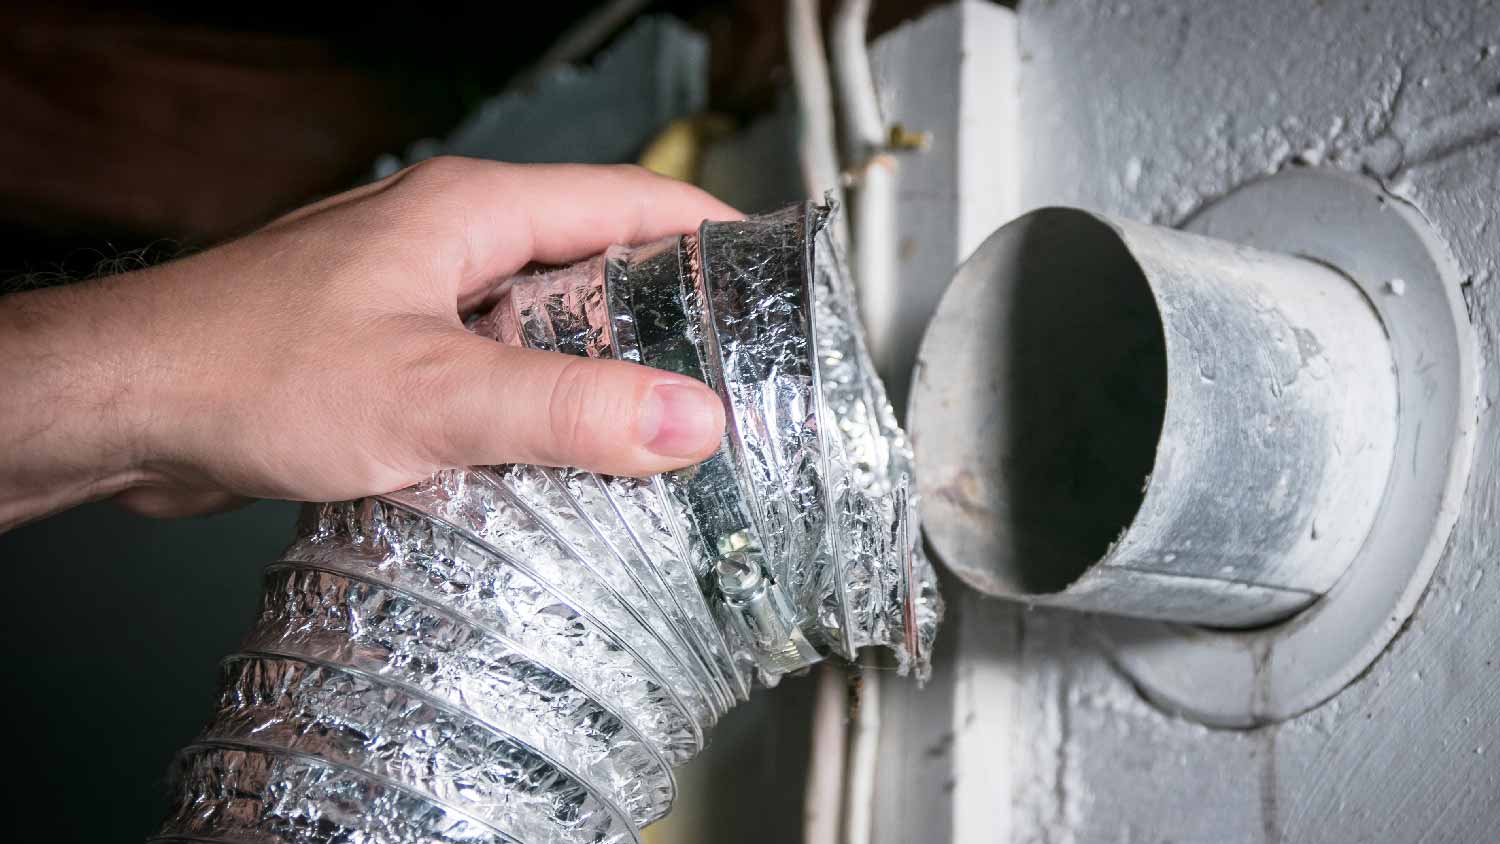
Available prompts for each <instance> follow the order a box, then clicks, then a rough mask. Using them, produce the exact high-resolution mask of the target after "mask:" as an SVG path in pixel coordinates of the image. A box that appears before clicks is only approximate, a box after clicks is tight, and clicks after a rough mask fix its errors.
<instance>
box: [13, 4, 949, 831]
mask: <svg viewBox="0 0 1500 844" xmlns="http://www.w3.org/2000/svg"><path fill="white" fill-rule="evenodd" d="M597 5H599V4H596V3H589V2H577V0H548V2H546V3H541V4H536V5H529V4H519V3H493V2H492V3H485V4H478V3H475V4H462V3H459V4H451V3H450V4H430V3H429V4H417V3H401V4H396V3H378V2H377V3H366V4H363V5H361V6H359V7H349V8H347V9H346V8H343V7H334V6H332V5H330V6H327V7H320V6H318V5H316V4H309V3H298V4H292V3H277V2H271V3H264V2H263V3H255V4H248V3H242V2H230V3H224V4H211V3H201V2H198V3H176V4H166V5H156V6H142V5H130V4H118V3H115V4H112V3H67V2H64V3H53V4H50V5H48V6H46V7H45V8H8V9H0V109H3V112H0V114H3V117H0V291H3V290H18V289H21V288H24V287H26V286H30V285H36V284H47V283H63V282H65V281H66V280H67V279H69V278H78V277H82V276H87V275H89V274H92V273H95V272H98V271H100V268H101V263H102V266H103V269H104V270H106V271H107V270H108V269H110V268H118V267H119V266H120V265H121V264H122V262H121V257H122V256H125V257H126V258H127V260H125V261H124V262H123V263H124V265H125V266H128V265H129V263H130V260H135V257H134V256H136V255H139V260H145V261H154V260H161V259H165V258H169V257H171V256H172V255H173V254H177V253H179V252H181V251H183V250H189V249H198V248H204V247H207V246H210V245H212V244H213V243H215V242H217V241H220V240H223V239H225V238H229V237H233V236H234V235H236V234H238V233H242V232H245V231H247V230H249V229H252V228H254V227H255V226H257V225H260V224H262V223H264V222H265V221H267V220H268V219H270V218H272V217H274V216H276V215H278V214H280V213H282V212H284V211H286V210H289V209H291V208H294V207H296V206H298V205H300V204H303V203H305V202H307V201H309V200H312V199H315V198H317V197H320V196H323V195H327V194H329V193H332V192H336V191H338V190H341V189H343V188H346V187H349V186H351V185H354V184H356V183H358V182H360V181H361V180H364V179H366V178H368V176H369V175H370V173H371V168H372V164H373V162H374V160H375V159H376V157H377V156H379V155H381V154H383V153H392V152H397V153H399V152H400V151H402V150H403V149H405V148H406V147H407V145H408V144H410V143H411V142H413V141H415V140H417V139H419V138H423V137H441V136H443V135H444V134H445V133H446V132H447V131H448V130H449V129H450V128H452V127H453V126H454V125H455V124H456V123H457V122H458V121H459V119H460V118H461V117H462V116H463V115H464V114H465V113H466V112H467V111H468V110H470V109H472V108H473V107H474V106H475V105H476V104H477V103H479V102H480V101H481V100H482V99H484V98H485V97H487V96H491V95H493V94H495V93H497V92H499V91H501V90H502V89H504V88H505V87H506V86H507V84H508V83H509V82H512V81H513V80H515V79H517V78H518V77H521V76H522V75H523V74H524V73H525V72H526V70H527V69H528V68H530V67H531V66H532V65H533V63H534V62H535V61H536V60H537V59H538V57H539V56H540V55H541V54H542V52H543V51H544V50H545V49H546V48H547V47H548V46H549V45H551V44H552V43H553V42H554V40H555V39H556V38H557V36H558V35H559V34H560V33H562V32H564V30H566V29H567V28H568V27H569V26H570V25H572V24H574V23H575V22H576V21H577V20H578V19H579V17H580V16H581V15H583V14H584V13H586V12H588V11H590V10H591V9H592V8H594V7H595V6H597ZM826 5H827V4H825V6H826ZM926 5H931V4H930V3H929V2H905V3H901V2H883V3H878V4H876V6H877V10H878V15H877V18H876V19H875V20H874V21H873V22H872V23H873V25H872V30H873V31H876V32H878V31H882V30H884V29H887V28H889V27H890V26H892V25H893V24H895V23H897V22H899V21H901V20H904V19H906V18H908V17H910V16H912V15H913V14H915V13H916V12H918V11H919V10H920V9H921V7H923V6H926ZM782 8H783V4H782V3H781V2H778V0H736V1H735V2H717V3H715V2H691V1H690V0H679V1H678V2H660V3H654V4H651V6H650V11H666V12H670V13H672V14H675V15H677V16H678V17H680V18H681V19H683V20H685V21H687V22H688V23H690V24H691V25H693V26H694V27H696V28H698V29H700V30H701V31H703V32H705V33H706V34H708V35H709V37H710V41H711V56H712V59H711V68H712V72H711V80H710V82H711V84H710V90H711V93H710V99H711V102H710V108H711V109H712V110H714V111H717V112H720V113H724V114H728V115H730V116H732V117H733V118H735V119H737V120H739V121H741V122H744V121H748V120H750V119H752V118H753V117H754V116H755V115H757V114H760V113H762V112H764V111H766V110H767V109H769V108H770V107H771V105H772V103H773V102H774V100H775V97H776V94H777V91H778V90H779V89H780V88H781V87H782V86H784V84H785V79H786V71H785V60H784V48H783V45H782V38H783V30H784V24H783V20H782V17H781V15H782ZM585 58H586V57H585ZM136 250H139V252H136ZM3 400H4V398H3V395H0V401H3ZM0 447H3V446H0ZM295 512H296V506H295V505H292V504H289V503H285V502H262V503H259V504H256V505H254V506H252V507H249V508H245V509H242V510H239V511H236V512H233V513H228V514H224V515H219V516H214V517H209V518H201V519H191V520H183V521H178V522H170V523H168V522H155V521H150V520H147V519H143V518H139V517H136V516H132V515H129V514H126V513H124V512H123V511H120V510H118V509H117V508H115V507H114V506H113V505H111V504H109V503H108V502H99V503H95V504H90V505H87V506H84V507H80V508H78V509H76V510H73V511H71V512H68V513H63V514H61V515H58V516H54V517H52V518H49V519H45V520H42V521H39V522H35V523H33V524H30V525H26V526H23V527H21V528H19V529H16V530H13V531H11V532H10V533H7V534H0V564H3V565H4V574H5V576H6V578H7V579H8V586H9V588H8V589H7V590H6V594H5V596H4V599H3V600H0V639H3V644H0V648H3V655H4V680H3V683H4V686H3V688H4V701H5V707H6V716H5V720H4V721H3V722H0V723H3V726H4V727H5V729H6V732H7V741H6V747H5V750H6V753H5V757H4V758H5V759H6V760H7V761H8V762H9V768H10V776H8V777H7V778H6V779H7V780H8V785H7V786H6V788H5V789H4V793H5V803H6V807H5V808H6V818H7V821H6V824H5V828H6V832H8V833H9V837H10V838H11V839H12V840H37V841H42V840H45V841H58V842H62V841H114V840H120V841H139V840H142V839H143V838H144V837H145V836H146V835H148V834H149V833H150V832H151V831H152V830H153V829H154V827H155V824H156V823H157V821H158V820H159V819H160V817H161V815H162V813H163V811H164V808H165V799H164V795H165V781H164V777H165V773H166V771H167V767H168V762H169V760H170V758H171V756H172V754H173V753H174V752H175V751H176V749H177V748H178V747H180V746H181V745H183V744H184V743H186V742H187V741H188V740H190V739H191V737H192V735H193V734H194V732H195V731H196V730H197V729H198V727H199V726H200V725H201V721H202V719H203V718H204V717H205V716H206V715H207V714H208V708H209V705H210V702H211V699H212V692H213V687H214V683H215V680H216V672H215V665H216V664H217V662H218V660H219V659H220V657H221V656H223V655H224V654H226V653H228V652H229V651H231V650H232V649H233V648H234V646H235V644H236V641H237V640H238V638H239V636H240V635H241V633H242V632H243V631H244V630H245V629H246V628H247V627H248V624H249V621H250V619H251V615H252V610H253V608H254V605H255V602H256V600H257V593H258V589H259V579H260V573H259V572H260V568H261V566H263V565H264V564H265V563H267V562H268V561H270V560H272V559H273V558H274V557H275V555H276V553H277V552H278V551H279V550H280V548H281V547H282V546H284V545H285V544H286V542H287V541H288V539H289V538H290V535H291V525H292V519H293V517H294V514H295ZM807 685H808V684H806V683H800V684H799V683H798V682H796V681H792V682H789V683H788V684H787V686H788V688H785V689H783V690H780V691H779V692H778V697H777V699H778V700H779V701H784V702H787V703H785V704H784V705H787V706H792V707H804V706H805V704H806V700H807V698H808V696H809V691H810V689H808V688H807ZM765 698H766V696H760V697H759V698H757V701H756V702H754V703H753V704H752V705H750V706H749V707H746V708H745V710H744V714H741V713H736V717H737V718H738V719H739V720H737V721H733V722H727V723H726V724H724V725H721V727H720V733H719V736H716V740H717V741H719V742H721V743H722V742H742V743H744V744H747V745H749V746H752V747H755V746H758V745H759V744H764V745H766V746H767V747H768V748H769V749H768V750H765V751H764V752H762V754H761V756H759V757H757V758H758V759H759V760H760V761H759V764H761V765H762V766H763V767H764V766H766V765H788V764H796V765H800V764H801V762H800V757H796V753H799V752H800V749H801V748H803V747H805V745H806V736H807V733H806V725H805V723H804V722H803V721H802V719H801V718H800V716H799V717H798V718H796V719H787V718H783V719H782V721H783V722H784V723H783V724H782V725H781V726H780V727H778V726H777V722H776V720H775V718H774V716H772V717H771V720H770V726H769V727H768V726H766V724H767V717H768V716H767V715H766V710H765V709H764V707H765V706H767V705H768V704H766V703H765V702H764V701H765ZM777 705H783V704H777ZM757 712H758V713H759V714H756V713H757ZM736 736H739V737H738V738H736ZM788 753H791V754H792V755H793V758H792V760H791V762H790V763H788V762H786V761H785V760H786V759H787V754H788ZM778 759H780V760H783V761H781V762H778V761H776V760H778ZM753 761H754V760H751V759H745V760H743V762H741V761H739V760H736V759H730V758H722V757H721V758H718V759H717V761H715V760H714V759H709V760H705V762H704V764H705V765H707V766H708V767H709V769H711V770H712V771H713V772H714V774H713V776H716V777H717V776H734V775H735V774H736V772H740V773H743V772H744V770H746V769H747V768H753V767H754V765H752V764H751V763H752V762H753ZM767 776H768V777H774V776H775V772H774V771H770V772H767ZM793 782H800V771H797V772H796V774H795V777H794V778H793ZM781 791H784V792H785V793H778V794H776V795H764V794H763V795H762V797H761V799H759V800H757V801H738V803H739V804H740V805H741V806H742V807H743V809H744V811H745V812H750V814H746V816H745V817H738V818H737V817H734V816H732V814H733V806H734V804H730V808H729V810H728V811H730V813H731V814H730V815H726V816H725V817H724V818H723V822H724V823H726V824H731V825H735V826H743V827H745V828H751V829H754V828H758V827H757V825H758V824H759V825H761V826H759V828H763V829H766V830H767V831H768V832H769V830H770V828H769V827H765V826H764V819H763V818H760V817H758V816H757V815H758V813H759V812H762V811H765V809H766V808H767V801H769V800H774V801H776V802H777V803H778V807H777V814H779V815H784V816H785V817H786V818H787V819H788V822H789V823H791V824H793V828H795V824H796V823H797V819H798V818H799V816H800V799H801V795H800V788H786V789H782V790H781ZM780 803H784V804H786V805H784V806H781V805H779V804H780Z"/></svg>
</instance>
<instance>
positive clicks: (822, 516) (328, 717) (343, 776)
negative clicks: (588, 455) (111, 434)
mask: <svg viewBox="0 0 1500 844" xmlns="http://www.w3.org/2000/svg"><path fill="white" fill-rule="evenodd" d="M827 222H828V211H827V209H823V208H819V207H816V206H812V205H798V206H793V207H791V208H788V209H785V210H783V211H781V212H777V213H775V214H770V215H765V216H762V217H755V218H751V219H749V220H746V221H739V222H731V223H705V224H704V225H703V227H702V228H701V229H700V230H699V232H698V233H697V234H696V235H695V236H687V237H683V238H675V239H671V240H667V241H662V242H659V243H656V244H653V245H650V246H646V247H640V248H634V249H625V248H615V249H612V250H610V251H609V252H608V253H606V254H605V255H603V256H599V257H597V258H595V259H592V260H589V261H585V262H583V263H581V264H578V265H575V266H573V267H569V268H566V269H563V270H559V271H556V272H552V273H547V274H543V275H540V276H536V277H531V278H526V279H519V280H516V281H514V282H512V283H510V285H509V286H508V287H507V288H506V289H505V291H504V294H503V296H502V298H501V299H500V302H499V304H498V305H497V306H496V307H495V308H494V309H493V310H492V311H490V312H489V313H488V314H486V315H485V316H483V317H482V318H480V319H478V320H477V321H476V322H475V323H474V324H473V325H472V326H471V327H472V329H473V330H475V331H476V332H478V333H481V334H484V335H486V336H490V337H493V338H495V339H497V340H499V341H501V342H506V343H512V344H518V345H526V346H529V347H533V348H539V349H551V350H556V351H560V352H563V353H567V354H573V355H586V356H589V357H597V358H616V359H623V360H629V361H636V362H640V363H644V364H648V365H651V366H656V367H661V368H665V369H671V370H674V371H677V372H681V373H685V374H689V375H694V376H697V377H700V378H702V379H704V380H705V381H706V382H708V383H709V384H710V385H711V386H712V387H714V388H715V389H716V390H717V391H718V392H719V393H720V395H721V396H722V397H723V398H724V400H725V402H726V406H727V407H728V409H729V414H728V416H729V425H728V432H727V434H726V437H725V441H724V443H723V444H722V446H721V448H720V449H719V451H718V452H717V453H716V454H715V455H714V456H713V457H711V458H710V459H709V460H708V461H706V462H705V463H703V464H701V465H699V466H696V467H692V468H689V469H685V470H682V471H678V472H673V473H669V474H666V475H661V476H657V477H654V478H649V479H632V478H616V477H604V476H599V475H594V474H591V473H588V472H582V471H578V470H572V469H552V468H544V467H537V466H523V465H514V466H497V467H485V468H470V469H463V470H453V471H448V472H444V473H441V474H439V475H437V476H435V477H433V478H431V479H429V480H428V481H426V482H424V483H421V484H418V485H416V486H414V487H411V488H408V489H404V490H400V491H398V492H395V493H391V494H390V495H384V496H377V497H372V498H366V499H361V500H358V501H350V502H339V503H330V504H321V505H314V506H311V507H309V508H308V509H307V511H306V512H305V515H304V518H303V522H302V524H301V526H300V528H299V534H298V538H297V539H296V541H295V542H294V543H293V544H292V545H291V547H290V548H288V549H287V551H286V552H285V553H284V554H283V558H282V559H281V560H280V561H278V562H276V563H275V564H273V565H272V566H270V568H269V569H268V572H267V580H266V590H265V594H264V599H263V602H262V607H261V611H260V614H259V617H258V618H257V620H256V623H255V627H254V629H253V630H252V632H251V633H250V635H249V636H248V637H247V638H246V640H245V643H244V645H243V647H242V649H241V651H240V652H239V653H237V654H235V655H233V656H231V657H229V658H228V659H226V660H225V662H224V664H223V679H222V683H221V688H220V696H219V701H218V708H217V711H216V712H215V713H214V716H213V718H212V720H211V721H210V722H209V724H208V726H207V727H206V728H205V729H204V731H203V733H202V734H201V736H200V737H199V738H198V739H197V740H196V741H195V743H194V744H192V745H191V746H190V747H188V748H187V749H185V750H184V751H183V752H182V753H181V754H179V757H178V759H177V760H176V763H175V766H174V775H173V781H174V789H175V791H174V797H175V802H174V805H173V807H172V809H171V811H170V813H169V816H168V818H167V820H166V822H165V823H164V825H163V828H162V830H161V832H160V834H159V835H158V837H157V839H156V840H159V841H217V842H230V841H232V842H297V844H312V843H313V842H333V841H339V842H343V841H351V842H352V841H358V842H361V844H415V842H453V844H458V843H459V842H464V844H470V843H471V842H514V841H522V842H569V844H572V843H573V842H627V841H638V840H639V831H640V829H641V828H642V827H643V826H645V825H646V824H649V823H651V822H652V821H654V820H657V819H659V818H661V817H662V816H664V815H665V814H666V813H667V812H668V810H669V809H670V808H671V804H672V800H673V797H674V795H675V785H674V781H673V777H672V770H671V769H672V767H673V766H674V765H677V764H679V763H681V762H683V761H685V760H687V759H688V758H690V757H692V756H693V755H694V754H695V753H697V752H698V751H699V750H700V749H701V748H702V746H703V742H704V734H705V732H706V731H707V730H708V728H709V727H711V726H712V725H713V723H714V722H715V721H716V720H717V719H718V718H719V717H720V716H722V715H723V714H724V713H725V712H726V711H728V710H729V709H730V708H731V707H733V706H734V705H735V704H736V703H737V702H739V701H742V700H744V699H745V698H746V697H747V695H748V694H749V693H750V690H751V686H752V682H753V681H754V680H755V679H757V678H758V679H759V680H760V681H761V682H762V683H764V684H765V685H775V684H776V682H777V681H778V680H779V678H780V677H782V676H783V675H785V674H787V673H789V672H794V671H800V670H802V669H804V668H806V667H807V666H809V665H811V664H813V663H815V662H818V661H819V660H821V659H823V658H825V657H827V656H830V655H836V656H840V657H844V658H851V657H852V656H853V655H854V654H855V653H856V652H857V651H858V650H859V649H860V648H862V647H865V646H869V645H883V646H886V647H889V648H891V649H893V650H894V651H895V652H896V654H897V658H898V661H899V663H900V665H901V667H902V668H903V670H906V669H910V670H913V671H915V672H916V673H918V674H919V675H920V674H922V673H924V672H925V670H926V664H927V654H928V652H929V650H930V646H931V642H932V639H933V637H934V635H935V632H936V625H937V622H938V618H939V616H940V614H941V600H940V598H939V597H938V595H937V592H936V588H935V581H934V578H933V575H932V571H931V568H930V566H929V565H928V563H927V561H926V559H925V558H924V557H923V555H922V552H921V549H920V545H919V544H918V541H917V522H916V517H915V515H914V514H915V501H914V496H913V494H912V492H911V491H910V490H911V488H912V487H911V465H910V460H911V456H910V450H909V447H908V445H907V441H906V439H905V437H904V435H903V434H902V433H901V431H900V430H899V429H898V428H897V427H896V424H895V422H894V419H893V417H892V414H891V412H890V408H889V406H888V404H887V402H886V400H885V394H884V390H883V388H882V387H881V385H880V383H879V381H878V380H877V379H876V378H875V377H874V375H873V371H872V369H871V367H870V366H869V362H868V356H867V355H866V353H865V351H864V348H863V344H862V340H861V338H860V334H859V331H858V324H857V321H856V320H855V318H854V310H853V303H852V299H851V295H850V290H849V284H848V280H847V278H846V277H845V274H844V269H843V263H842V259H841V256H840V255H839V254H838V252H837V248H836V244H835V243H834V242H833V240H832V238H831V237H830V235H829V233H828V230H827Z"/></svg>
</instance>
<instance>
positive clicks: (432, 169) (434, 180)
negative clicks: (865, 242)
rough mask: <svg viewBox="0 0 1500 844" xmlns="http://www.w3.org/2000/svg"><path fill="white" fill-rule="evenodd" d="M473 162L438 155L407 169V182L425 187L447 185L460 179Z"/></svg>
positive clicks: (452, 156)
mask: <svg viewBox="0 0 1500 844" xmlns="http://www.w3.org/2000/svg"><path fill="white" fill-rule="evenodd" d="M473 165H474V162H473V161H471V160H470V159H467V158H462V157H460V156H457V155H439V156H435V157H433V158H428V159H424V160H422V161H418V162H417V163H416V164H413V165H411V166H410V167H408V168H407V173H408V174H409V181H412V182H415V183H419V184H422V183H425V186H428V187H431V186H434V185H448V184H452V183H454V182H456V181H459V180H460V179H462V178H463V177H464V176H465V175H466V174H467V173H469V172H470V171H471V169H472V168H473Z"/></svg>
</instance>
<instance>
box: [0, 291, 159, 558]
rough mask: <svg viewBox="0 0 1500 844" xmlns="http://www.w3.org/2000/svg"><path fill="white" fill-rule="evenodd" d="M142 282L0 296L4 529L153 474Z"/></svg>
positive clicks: (0, 510)
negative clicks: (148, 451)
mask: <svg viewBox="0 0 1500 844" xmlns="http://www.w3.org/2000/svg"><path fill="white" fill-rule="evenodd" d="M132 275H133V274H132ZM137 281H138V280H137V279H132V278H130V277H129V276H128V275H127V276H120V277H115V278H110V279H100V280H97V281H90V282H84V283H79V284H77V285H66V286H62V287H54V288H48V289H44V290H35V291H27V292H23V293H14V294H10V295H7V296H4V297H0V386H3V389H4V391H5V393H6V400H5V401H3V402H0V439H3V440H4V441H5V442H6V444H7V445H6V448H5V453H4V454H0V529H4V528H5V527H9V526H11V525H14V524H18V523H20V522H22V521H26V520H29V519H32V518H36V517H39V516H42V515H46V514H48V513H51V512H55V511H57V510H61V509H64V508H66V507H69V506H72V505H74V504H78V503H81V502H84V501H88V500H92V499H98V498H103V497H107V496H110V495H114V494H116V493H118V492H120V491H122V490H125V489H128V488H130V487H132V486H134V485H137V484H140V483H142V482H144V481H145V480H147V477H148V473H147V471H146V469H145V462H144V459H143V458H144V454H145V444H146V429H147V427H148V422H149V419H150V417H151V415H152V408H151V406H150V400H149V398H148V394H149V390H148V389H146V386H147V382H146V380H145V379H144V378H143V372H142V365H143V363H144V362H145V360H146V357H147V354H148V344H147V343H146V341H145V335H146V334H147V333H148V332H149V330H150V324H151V315H150V313H149V308H144V307H142V306H141V305H142V303H141V301H140V300H141V298H142V297H141V295H140V294H141V292H142V291H141V290H139V289H137V288H140V287H141V286H142V285H140V284H138V283H137Z"/></svg>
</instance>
